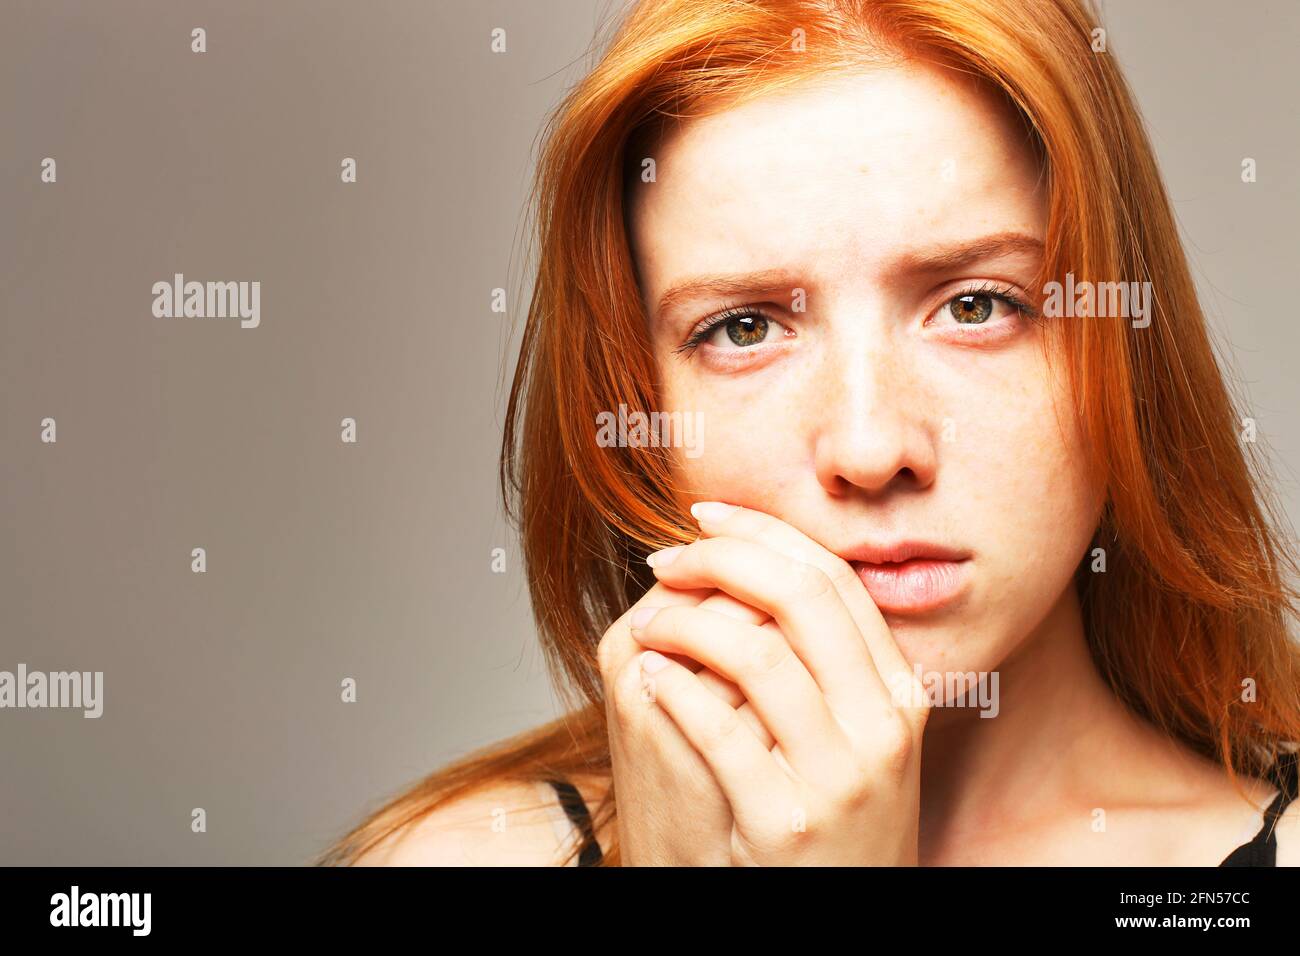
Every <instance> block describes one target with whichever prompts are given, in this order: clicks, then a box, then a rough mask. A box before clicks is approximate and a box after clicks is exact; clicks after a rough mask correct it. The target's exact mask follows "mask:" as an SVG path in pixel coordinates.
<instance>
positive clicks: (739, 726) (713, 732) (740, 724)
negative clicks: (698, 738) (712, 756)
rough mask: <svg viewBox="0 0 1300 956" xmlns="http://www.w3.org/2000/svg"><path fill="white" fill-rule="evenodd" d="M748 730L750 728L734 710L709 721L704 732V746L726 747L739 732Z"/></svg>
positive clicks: (711, 747) (709, 747) (710, 747)
mask: <svg viewBox="0 0 1300 956" xmlns="http://www.w3.org/2000/svg"><path fill="white" fill-rule="evenodd" d="M747 732H748V730H747V728H746V727H745V723H744V721H743V720H741V718H740V715H739V714H737V713H736V712H735V711H734V710H732V711H730V712H729V713H727V714H724V715H723V716H721V717H718V718H717V719H716V720H713V721H710V722H709V724H708V726H707V729H706V730H705V731H704V734H703V739H704V746H705V748H706V749H710V750H711V749H716V748H719V747H725V746H727V744H728V743H729V742H731V741H732V740H735V739H736V735H737V734H741V733H747Z"/></svg>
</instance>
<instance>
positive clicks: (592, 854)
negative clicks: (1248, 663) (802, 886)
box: [547, 753, 1300, 866]
mask: <svg viewBox="0 0 1300 956" xmlns="http://www.w3.org/2000/svg"><path fill="white" fill-rule="evenodd" d="M1297 756H1298V755H1297V754H1295V753H1289V754H1283V755H1282V756H1281V758H1280V759H1279V760H1278V763H1277V767H1276V774H1275V781H1274V782H1275V783H1277V785H1278V794H1277V796H1276V797H1274V798H1273V802H1272V803H1270V804H1269V805H1268V807H1267V808H1266V809H1265V810H1264V825H1263V826H1262V827H1260V829H1259V832H1258V833H1256V834H1255V836H1254V837H1253V838H1252V839H1251V840H1250V841H1249V842H1247V843H1243V844H1242V845H1241V846H1239V847H1237V848H1236V849H1235V850H1233V851H1232V852H1231V853H1229V854H1228V855H1227V856H1226V857H1225V858H1224V860H1223V862H1222V863H1220V864H1219V866H1277V834H1276V833H1275V832H1274V830H1275V829H1276V827H1277V821H1278V819H1279V818H1280V817H1281V816H1282V814H1283V813H1284V812H1285V811H1286V808H1287V806H1288V805H1289V804H1290V803H1291V801H1293V800H1294V799H1295V798H1296V794H1297V791H1300V768H1297ZM547 782H548V783H549V784H550V785H551V786H552V787H554V788H555V792H556V794H557V795H558V796H559V798H560V806H562V807H563V808H564V812H565V813H566V814H567V815H568V817H569V820H570V821H571V822H572V823H573V825H574V827H575V828H576V829H577V831H578V833H579V834H580V835H581V836H582V841H583V843H582V851H581V853H580V854H579V855H578V866H596V865H597V864H599V863H600V861H601V859H602V854H601V851H600V844H599V843H597V842H596V836H595V833H594V832H593V830H592V827H591V814H590V813H589V812H588V810H587V804H586V803H585V802H584V801H583V799H582V794H580V793H579V792H578V790H577V788H576V787H574V786H573V784H571V783H569V782H568V781H565V780H549V781H547Z"/></svg>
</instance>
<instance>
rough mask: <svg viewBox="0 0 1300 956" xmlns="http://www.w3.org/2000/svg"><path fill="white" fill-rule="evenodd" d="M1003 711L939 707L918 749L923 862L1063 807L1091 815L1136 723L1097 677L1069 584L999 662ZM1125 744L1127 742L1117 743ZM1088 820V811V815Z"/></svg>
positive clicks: (1128, 748) (955, 854)
mask: <svg viewBox="0 0 1300 956" xmlns="http://www.w3.org/2000/svg"><path fill="white" fill-rule="evenodd" d="M998 680H999V684H998V691H999V694H998V697H999V700H998V708H999V709H998V712H997V716H996V717H993V718H982V717H980V715H979V711H978V710H974V709H970V708H965V707H949V708H944V707H935V708H933V709H932V710H931V713H930V718H929V720H928V722H927V724H926V731H925V740H924V744H923V747H922V769H921V808H920V809H921V815H920V827H921V838H920V859H921V862H922V863H923V864H924V865H931V864H942V863H943V862H944V861H945V859H969V858H970V856H971V851H972V849H973V848H975V847H978V846H979V845H980V844H986V845H992V844H993V843H994V842H996V841H998V840H999V839H1000V838H1001V837H1003V836H1004V835H1006V834H1007V833H1008V832H1010V831H1016V830H1021V829H1023V828H1025V827H1027V826H1029V825H1032V824H1033V823H1034V822H1036V821H1042V820H1044V819H1046V818H1048V817H1049V816H1051V815H1052V814H1053V813H1055V814H1060V813H1061V812H1062V811H1063V810H1064V811H1066V812H1070V811H1071V810H1073V811H1074V812H1078V813H1082V814H1086V813H1087V806H1089V805H1092V806H1095V805H1097V804H1095V803H1081V802H1080V801H1087V800H1088V798H1089V795H1090V794H1095V793H1096V790H1095V787H1096V785H1097V775H1098V771H1099V770H1100V769H1101V768H1103V767H1111V768H1113V767H1114V762H1115V760H1116V759H1117V758H1116V755H1117V754H1119V753H1121V752H1130V753H1131V752H1133V750H1134V748H1133V741H1134V739H1135V736H1139V735H1141V733H1142V731H1141V729H1140V723H1139V722H1138V721H1137V720H1136V718H1134V717H1133V715H1132V714H1130V712H1129V711H1128V709H1127V708H1126V707H1125V706H1124V705H1123V704H1122V702H1120V700H1119V699H1118V698H1117V697H1116V696H1115V694H1114V692H1113V691H1111V689H1110V688H1109V687H1108V686H1107V684H1106V683H1105V681H1104V680H1103V679H1102V677H1101V675H1100V673H1098V671H1097V669H1096V666H1095V665H1094V663H1093V661H1092V658H1091V655H1090V653H1089V650H1088V646H1087V641H1086V639H1085V636H1084V629H1083V617H1082V613H1081V610H1080V607H1079V602H1078V597H1077V595H1076V593H1075V589H1074V588H1073V587H1070V588H1067V589H1066V592H1065V594H1064V595H1062V597H1061V600H1060V601H1058V602H1057V605H1056V606H1055V607H1054V608H1053V609H1052V611H1051V612H1050V613H1049V614H1048V616H1047V618H1046V619H1045V620H1044V621H1043V623H1042V624H1041V625H1040V626H1039V627H1038V628H1037V629H1036V630H1035V632H1034V633H1033V634H1031V635H1030V637H1029V638H1028V639H1027V640H1026V641H1025V642H1024V643H1023V644H1022V645H1021V646H1020V647H1018V648H1017V649H1016V651H1015V652H1014V653H1012V654H1011V655H1010V656H1009V657H1008V658H1007V659H1006V660H1004V661H1003V662H1002V663H1001V665H1000V666H999V667H998ZM1121 741H1123V742H1124V743H1125V746H1123V747H1120V746H1117V744H1118V743H1119V742H1121ZM1083 819H1086V816H1085V817H1083Z"/></svg>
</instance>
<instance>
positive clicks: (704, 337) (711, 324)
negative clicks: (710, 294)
mask: <svg viewBox="0 0 1300 956" xmlns="http://www.w3.org/2000/svg"><path fill="white" fill-rule="evenodd" d="M967 295H986V296H988V297H989V298H991V299H997V300H999V301H1000V302H1004V303H1006V304H1007V305H1009V306H1011V307H1012V308H1014V309H1016V310H1017V311H1019V312H1020V313H1021V314H1022V315H1024V316H1025V317H1026V318H1030V319H1033V318H1037V317H1038V313H1037V312H1036V311H1035V310H1034V308H1033V307H1032V306H1030V304H1029V303H1028V302H1026V301H1025V300H1024V299H1023V298H1021V297H1020V296H1019V295H1017V294H1016V290H1015V289H1013V288H1011V287H1010V286H1005V285H1000V284H998V283H996V282H985V283H980V284H976V285H972V286H967V287H966V288H964V289H961V290H960V291H958V292H954V293H953V294H952V295H950V296H948V297H947V298H946V299H944V300H943V301H942V302H941V303H939V308H940V309H941V308H943V307H944V306H946V305H949V304H950V303H952V302H953V301H954V300H956V299H960V298H962V296H967ZM937 312H938V309H935V311H934V312H933V313H931V315H932V316H933V315H934V314H936V313H937ZM738 318H763V319H766V320H767V321H769V322H772V321H774V320H773V319H772V318H771V317H770V316H769V315H768V314H767V313H766V312H764V311H763V310H762V309H760V308H758V307H757V306H752V305H739V306H733V307H731V308H728V309H724V310H723V311H721V312H718V313H716V314H714V315H712V316H710V317H709V318H707V319H705V320H704V321H703V322H701V323H700V325H699V326H697V327H696V329H695V331H694V332H692V333H691V336H690V338H688V339H687V340H686V341H685V342H684V343H682V344H681V345H679V346H678V347H677V348H675V349H673V352H674V353H675V354H679V355H681V354H686V355H689V354H690V353H692V352H694V351H695V350H696V349H697V348H699V347H700V346H701V345H703V344H704V343H705V342H707V341H708V339H709V337H710V336H711V335H713V331H714V330H715V329H717V328H718V327H719V326H721V325H725V324H726V323H727V322H730V321H731V320H732V319H738ZM929 322H930V319H929V318H927V319H926V324H927V325H928V324H929ZM777 324H780V323H777ZM983 324H984V323H980V325H983ZM978 327H979V326H978V325H977V326H975V328H978ZM963 334H964V335H971V334H972V333H971V332H965V333H963ZM974 334H978V333H974Z"/></svg>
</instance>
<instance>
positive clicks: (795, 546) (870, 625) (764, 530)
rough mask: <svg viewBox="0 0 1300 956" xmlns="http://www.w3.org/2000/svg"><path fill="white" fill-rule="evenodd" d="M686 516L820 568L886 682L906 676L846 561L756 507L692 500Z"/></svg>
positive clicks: (709, 531)
mask: <svg viewBox="0 0 1300 956" xmlns="http://www.w3.org/2000/svg"><path fill="white" fill-rule="evenodd" d="M691 514H692V515H693V516H694V517H695V520H696V521H697V522H698V523H699V525H700V532H701V533H702V534H703V535H705V536H706V537H717V536H724V535H725V536H729V537H735V538H743V539H745V540H746V541H753V542H756V543H758V544H762V545H766V546H767V547H769V548H771V549H772V550H773V551H780V552H781V553H783V554H786V555H788V556H789V557H792V558H795V559H796V560H799V561H803V562H804V563H806V564H811V565H814V566H815V567H818V568H820V569H821V570H822V571H823V572H824V573H825V574H826V575H827V577H829V578H830V579H831V581H832V582H833V583H834V584H835V589H836V591H838V592H839V594H840V597H841V598H843V600H844V605H845V607H847V608H848V609H849V613H850V614H851V615H853V619H854V621H856V622H857V624H858V630H859V632H860V633H861V634H862V637H863V639H864V641H865V643H866V646H867V650H868V652H869V654H870V660H871V663H872V664H873V665H874V666H875V668H876V671H877V673H879V674H880V676H881V679H882V680H883V681H884V682H885V684H886V686H888V687H893V686H895V685H894V683H892V681H893V680H896V679H897V677H896V675H897V674H898V672H900V671H903V672H905V673H906V674H908V675H911V674H912V668H911V666H910V665H909V664H908V662H907V658H906V657H904V656H903V652H902V651H901V650H900V649H899V647H898V642H897V641H895V640H894V635H893V634H892V633H891V632H890V630H889V626H888V624H886V623H885V619H884V616H883V615H882V614H881V613H880V609H879V608H877V607H876V602H875V601H873V600H872V599H871V593H870V592H869V591H868V590H867V588H866V585H864V584H863V583H862V579H861V578H859V577H858V575H857V572H856V571H854V570H853V566H852V565H851V564H849V562H847V561H845V560H844V559H843V558H841V557H840V556H839V555H837V554H835V553H834V552H832V551H830V550H829V549H827V548H825V547H823V546H822V545H821V544H819V543H817V542H816V541H814V540H813V539H812V538H810V537H808V536H807V535H806V534H804V533H803V532H802V531H800V530H799V529H798V528H795V527H794V526H793V525H790V524H788V523H787V522H785V521H782V520H781V519H780V518H777V517H774V516H772V515H769V514H767V513H765V512H762V511H756V510H754V509H752V508H742V507H740V506H739V505H731V504H724V503H722V502H718V501H697V502H696V503H695V504H693V505H691Z"/></svg>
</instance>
